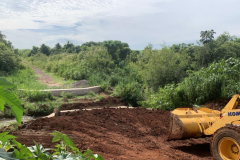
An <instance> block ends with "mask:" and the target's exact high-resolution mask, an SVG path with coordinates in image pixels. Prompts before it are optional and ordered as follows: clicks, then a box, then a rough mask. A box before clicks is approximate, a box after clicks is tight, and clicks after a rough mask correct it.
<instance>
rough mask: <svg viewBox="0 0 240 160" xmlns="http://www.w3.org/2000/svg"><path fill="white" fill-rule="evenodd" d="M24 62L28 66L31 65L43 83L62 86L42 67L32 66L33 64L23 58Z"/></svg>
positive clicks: (50, 85)
mask: <svg viewBox="0 0 240 160" xmlns="http://www.w3.org/2000/svg"><path fill="white" fill-rule="evenodd" d="M22 62H23V63H24V64H26V65H27V66H29V67H30V68H31V69H32V70H33V71H34V73H35V74H37V75H38V80H40V81H41V82H42V83H43V84H45V85H47V86H49V87H60V86H62V85H61V84H59V83H58V82H57V81H54V80H53V79H52V77H51V76H49V75H48V74H46V73H44V72H43V71H42V70H41V69H39V68H37V67H34V66H32V65H31V64H29V63H28V62H26V61H23V60H22Z"/></svg>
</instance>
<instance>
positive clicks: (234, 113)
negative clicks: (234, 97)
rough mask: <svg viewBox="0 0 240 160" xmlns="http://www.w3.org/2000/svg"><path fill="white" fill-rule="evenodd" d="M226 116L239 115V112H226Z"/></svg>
mask: <svg viewBox="0 0 240 160" xmlns="http://www.w3.org/2000/svg"><path fill="white" fill-rule="evenodd" d="M228 116H240V112H228Z"/></svg>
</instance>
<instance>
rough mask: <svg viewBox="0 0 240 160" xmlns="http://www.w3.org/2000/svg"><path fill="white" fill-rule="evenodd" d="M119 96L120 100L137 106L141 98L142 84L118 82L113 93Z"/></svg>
mask: <svg viewBox="0 0 240 160" xmlns="http://www.w3.org/2000/svg"><path fill="white" fill-rule="evenodd" d="M113 95H116V96H120V97H121V98H122V100H124V101H125V102H126V103H128V104H130V105H131V106H134V107H135V106H138V105H139V104H140V103H139V102H140V101H142V100H143V93H142V85H141V84H139V83H138V82H134V81H133V82H128V83H124V82H120V83H119V84H118V85H117V86H116V88H115V90H114V94H113Z"/></svg>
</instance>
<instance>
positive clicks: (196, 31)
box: [0, 0, 240, 50]
mask: <svg viewBox="0 0 240 160" xmlns="http://www.w3.org/2000/svg"><path fill="white" fill-rule="evenodd" d="M239 8H240V1H239V0H0V31H2V32H3V34H5V35H6V36H7V39H8V40H10V41H12V43H13V45H14V46H15V47H16V48H20V49H24V48H32V46H33V45H35V46H40V45H41V44H42V43H45V44H47V45H49V46H50V47H53V46H54V45H55V44H56V43H58V42H59V43H61V44H65V43H66V42H67V41H68V40H69V41H70V42H72V43H74V44H75V45H80V44H82V43H84V42H88V41H96V42H98V41H104V40H120V41H122V42H126V43H128V44H129V45H130V48H131V49H138V50H142V49H144V47H145V46H146V45H147V44H148V43H152V44H153V45H154V47H155V48H160V45H161V44H163V43H165V44H166V45H172V44H177V43H195V42H196V41H197V40H199V39H200V37H199V36H200V31H203V30H211V29H214V31H215V32H217V35H219V34H222V33H223V32H224V31H228V32H229V33H230V34H231V35H236V36H238V37H239V36H240V9H239Z"/></svg>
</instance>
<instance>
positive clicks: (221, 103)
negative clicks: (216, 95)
mask: <svg viewBox="0 0 240 160" xmlns="http://www.w3.org/2000/svg"><path fill="white" fill-rule="evenodd" d="M231 98H232V97H230V98H223V99H217V100H214V101H210V102H207V103H206V104H204V105H202V107H207V108H210V109H215V110H219V111H221V110H222V109H223V108H224V107H225V106H226V105H227V103H228V102H229V101H230V100H231ZM236 109H240V104H238V106H237V107H236Z"/></svg>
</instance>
